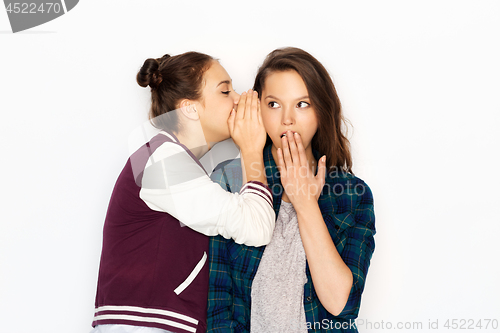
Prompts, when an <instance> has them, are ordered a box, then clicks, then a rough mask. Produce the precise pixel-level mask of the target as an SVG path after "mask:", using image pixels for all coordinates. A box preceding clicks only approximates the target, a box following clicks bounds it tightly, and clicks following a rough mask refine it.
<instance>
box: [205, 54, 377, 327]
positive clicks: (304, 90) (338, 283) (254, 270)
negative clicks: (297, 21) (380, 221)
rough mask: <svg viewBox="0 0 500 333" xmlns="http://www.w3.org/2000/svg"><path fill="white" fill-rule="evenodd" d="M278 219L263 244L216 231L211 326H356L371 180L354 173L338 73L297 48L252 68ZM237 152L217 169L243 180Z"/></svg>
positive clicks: (370, 225)
mask: <svg viewBox="0 0 500 333" xmlns="http://www.w3.org/2000/svg"><path fill="white" fill-rule="evenodd" d="M254 90H256V91H257V92H258V93H259V97H260V103H261V110H262V118H263V122H264V126H265V128H266V131H267V133H268V139H267V144H266V147H265V148H264V163H265V168H266V171H267V182H268V184H269V187H270V188H271V190H272V194H273V199H274V200H273V202H274V210H275V215H276V227H275V230H274V233H273V236H272V240H271V242H270V243H269V245H267V246H261V247H255V246H247V245H245V244H237V243H236V242H234V241H232V240H229V239H225V238H222V237H219V236H216V237H212V238H211V241H210V273H209V298H208V321H207V323H208V330H207V332H235V333H236V332H238V333H240V332H251V333H261V332H273V333H280V332H282V333H297V332H300V333H305V332H357V329H356V325H355V322H354V320H355V319H356V317H357V314H358V311H359V306H360V302H361V294H362V292H363V289H364V286H365V280H366V275H367V272H368V267H369V265H370V259H371V257H372V253H373V251H374V248H375V243H374V238H373V236H374V234H375V216H374V210H373V197H372V193H371V191H370V189H369V187H368V186H367V185H366V184H365V183H364V182H363V181H362V180H361V179H359V178H357V177H355V176H354V175H353V174H352V159H351V153H350V149H349V141H348V139H347V138H346V136H345V134H344V132H343V125H344V118H343V115H342V110H341V106H340V101H339V98H338V96H337V92H336V90H335V87H334V85H333V82H332V79H331V77H330V75H329V74H328V72H327V70H326V69H325V68H324V67H323V65H322V64H321V63H320V62H319V61H318V60H316V59H315V58H314V57H313V56H312V55H310V54H309V53H307V52H305V51H303V50H301V49H298V48H291V47H290V48H284V49H277V50H274V51H273V52H271V53H270V54H269V55H268V56H267V58H266V59H265V60H264V63H263V64H262V66H261V67H260V69H259V71H258V73H257V76H256V78H255V84H254ZM239 168H240V161H238V160H234V161H231V162H224V163H222V164H220V165H219V166H218V167H217V168H216V169H215V171H214V172H213V173H212V179H214V180H216V181H217V182H218V183H219V184H220V185H221V186H222V187H223V188H225V189H228V190H231V191H238V189H239V188H241V186H242V181H241V178H242V177H241V176H240V175H241V171H239Z"/></svg>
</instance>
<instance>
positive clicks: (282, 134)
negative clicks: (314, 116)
mask: <svg viewBox="0 0 500 333" xmlns="http://www.w3.org/2000/svg"><path fill="white" fill-rule="evenodd" d="M286 132H288V131H284V132H283V133H281V135H280V138H282V137H284V136H286ZM292 133H293V134H295V133H297V132H294V131H292Z"/></svg>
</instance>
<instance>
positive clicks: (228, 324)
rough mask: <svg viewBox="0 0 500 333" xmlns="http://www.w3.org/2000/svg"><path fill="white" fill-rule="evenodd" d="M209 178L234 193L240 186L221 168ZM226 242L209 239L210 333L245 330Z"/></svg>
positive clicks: (219, 238)
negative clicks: (239, 317) (237, 318)
mask: <svg viewBox="0 0 500 333" xmlns="http://www.w3.org/2000/svg"><path fill="white" fill-rule="evenodd" d="M210 178H212V180H213V181H214V182H216V183H218V184H219V185H220V186H221V187H222V188H223V189H225V190H227V191H230V192H234V191H235V190H236V189H235V188H232V187H237V186H231V185H232V184H230V182H229V180H228V177H227V174H226V171H225V169H224V168H223V167H222V166H219V167H218V168H216V169H215V170H214V172H213V173H212V175H211V176H210ZM227 242H228V240H227V239H225V238H223V237H221V236H215V237H210V252H209V260H210V261H209V265H210V267H209V268H210V277H209V279H210V280H209V290H208V303H207V332H214V333H215V332H217V333H222V332H224V333H229V332H244V331H245V328H244V327H242V325H241V324H240V323H238V322H237V321H235V320H233V307H234V305H233V282H232V277H231V268H230V263H229V260H230V256H229V253H228V250H227Z"/></svg>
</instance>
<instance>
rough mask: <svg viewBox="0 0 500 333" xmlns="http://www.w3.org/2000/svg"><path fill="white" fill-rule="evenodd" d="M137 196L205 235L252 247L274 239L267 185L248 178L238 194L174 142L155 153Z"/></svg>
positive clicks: (144, 174) (156, 209)
mask: <svg viewBox="0 0 500 333" xmlns="http://www.w3.org/2000/svg"><path fill="white" fill-rule="evenodd" d="M139 195H140V197H141V199H142V200H143V201H144V202H145V203H146V204H147V205H148V207H149V208H151V209H153V210H155V211H161V212H166V213H168V214H170V215H172V216H174V217H175V218H177V219H178V220H179V221H180V222H181V223H182V224H183V225H186V226H188V227H190V228H191V229H194V230H196V231H198V232H200V233H203V234H205V235H207V236H215V235H217V234H220V235H222V236H223V237H225V238H233V239H234V241H235V242H236V243H239V244H245V245H250V246H262V245H266V244H268V243H269V242H270V241H271V237H272V233H273V230H274V223H275V213H274V210H273V203H272V195H271V192H270V190H269V188H268V187H267V186H265V185H264V184H262V183H260V182H248V183H247V184H245V186H243V187H242V189H241V191H240V192H239V193H230V192H227V191H225V190H224V189H222V188H221V187H220V186H219V185H218V184H216V183H214V182H213V181H212V180H211V179H210V178H209V177H208V175H207V174H206V172H205V170H203V168H202V167H201V166H200V165H198V163H197V162H196V161H195V160H194V159H193V158H192V157H191V156H190V155H189V154H188V153H187V152H186V151H185V150H184V148H182V147H181V146H180V145H178V144H176V143H171V142H166V143H164V144H162V145H161V146H160V147H158V148H157V149H156V150H155V152H154V153H153V154H152V155H151V157H150V159H149V161H148V163H147V164H146V167H145V169H144V173H143V176H142V183H141V190H140V194H139Z"/></svg>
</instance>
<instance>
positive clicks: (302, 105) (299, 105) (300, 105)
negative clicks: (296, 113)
mask: <svg viewBox="0 0 500 333" xmlns="http://www.w3.org/2000/svg"><path fill="white" fill-rule="evenodd" d="M308 106H309V103H307V102H299V103H298V104H297V107H299V108H307V107H308Z"/></svg>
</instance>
